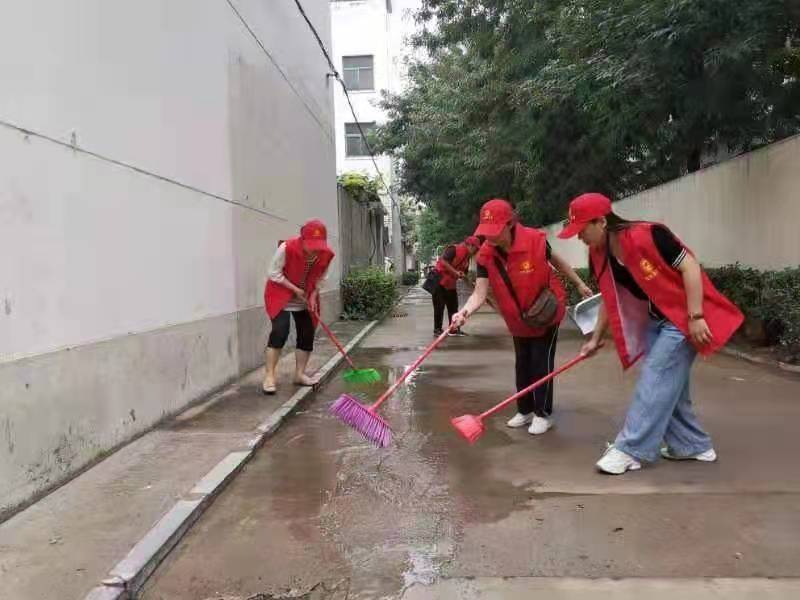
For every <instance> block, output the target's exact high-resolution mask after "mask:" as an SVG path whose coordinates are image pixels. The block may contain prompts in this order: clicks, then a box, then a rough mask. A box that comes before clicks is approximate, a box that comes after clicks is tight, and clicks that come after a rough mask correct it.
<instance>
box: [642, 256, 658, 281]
mask: <svg viewBox="0 0 800 600" xmlns="http://www.w3.org/2000/svg"><path fill="white" fill-rule="evenodd" d="M639 268H640V269H641V270H642V274H643V275H644V278H645V281H651V280H652V279H655V278H656V277H658V269H657V268H656V267H655V266H653V263H651V262H650V261H649V260H647V259H646V258H643V259H642V260H640V261H639Z"/></svg>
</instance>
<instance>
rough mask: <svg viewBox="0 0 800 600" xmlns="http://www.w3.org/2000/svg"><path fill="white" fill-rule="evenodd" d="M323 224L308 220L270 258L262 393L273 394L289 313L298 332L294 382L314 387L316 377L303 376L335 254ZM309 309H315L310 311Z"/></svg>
mask: <svg viewBox="0 0 800 600" xmlns="http://www.w3.org/2000/svg"><path fill="white" fill-rule="evenodd" d="M327 237H328V233H327V230H326V228H325V224H324V223H323V222H322V221H319V220H316V219H314V220H311V221H309V222H308V223H306V224H305V225H303V227H302V228H301V229H300V235H299V236H298V237H295V238H292V239H290V240H288V241H286V242H284V243H282V244H281V245H280V246H278V251H277V252H276V253H275V256H274V257H273V259H272V266H271V267H270V275H269V279H268V280H267V285H266V288H265V289H264V305H265V306H266V309H267V315H268V316H269V318H270V320H271V321H272V331H271V332H270V335H269V342H268V344H267V351H266V357H265V361H264V362H265V364H266V372H265V374H264V383H263V386H262V389H263V391H264V393H265V394H274V393H275V391H276V387H275V386H276V373H275V370H276V368H277V366H278V360H279V359H280V356H281V350H282V349H283V346H284V345H285V344H286V340H287V338H288V337H289V314H290V313H291V315H292V317H294V324H295V328H296V329H297V351H296V352H295V360H296V363H295V373H294V382H295V383H296V384H298V385H314V384H315V383H316V381H317V380H316V378H314V377H312V376H310V375H309V374H308V373H306V366H307V365H308V359H309V357H310V356H311V352H312V351H313V350H314V330H315V329H316V327H317V318H316V316H315V314H314V313H317V312H318V310H319V308H318V307H319V291H318V286H319V283H320V281H322V280H323V279H324V278H325V275H326V273H327V271H328V266H329V265H330V264H331V261H332V260H333V257H334V253H333V251H332V250H331V249H330V248H329V247H328V243H327ZM309 306H311V307H312V308H313V309H314V310H313V311H309Z"/></svg>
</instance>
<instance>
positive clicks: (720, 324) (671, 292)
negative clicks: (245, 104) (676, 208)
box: [590, 223, 744, 369]
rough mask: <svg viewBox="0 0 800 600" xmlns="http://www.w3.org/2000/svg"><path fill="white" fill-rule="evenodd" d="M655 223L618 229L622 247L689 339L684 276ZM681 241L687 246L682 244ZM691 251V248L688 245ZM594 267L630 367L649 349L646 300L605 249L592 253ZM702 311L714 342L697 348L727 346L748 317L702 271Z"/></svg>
mask: <svg viewBox="0 0 800 600" xmlns="http://www.w3.org/2000/svg"><path fill="white" fill-rule="evenodd" d="M653 226H654V223H637V224H635V225H632V226H630V227H627V228H625V229H622V230H621V231H619V233H617V236H618V239H619V242H620V247H621V249H622V262H623V264H624V265H625V267H626V268H627V269H628V270H629V271H630V273H631V275H632V276H633V279H634V281H636V283H637V284H638V285H639V287H640V288H642V291H643V292H644V293H645V294H647V297H648V298H650V300H651V301H652V302H653V304H655V306H656V308H658V310H660V311H661V313H662V314H663V315H664V316H665V317H666V318H667V319H669V320H670V321H671V322H672V324H673V325H675V327H677V328H678V329H679V330H680V331H681V332H682V333H683V334H684V335H685V336H686V337H687V338H689V310H688V308H687V307H686V290H685V289H684V285H683V275H682V274H681V273H680V272H679V271H678V270H676V269H675V268H673V267H672V266H671V265H669V264H668V263H667V262H666V261H665V260H664V258H663V257H662V256H661V252H659V251H658V248H657V247H656V245H655V243H654V242H653V234H652V228H653ZM681 245H683V246H684V248H686V246H685V245H684V244H683V242H681ZM687 252H689V250H688V248H687ZM590 255H591V260H592V267H593V270H594V272H595V274H599V281H598V283H599V285H600V292H601V293H602V294H603V304H604V305H605V307H606V311H607V312H608V320H609V325H610V326H611V333H612V334H613V336H614V342H615V344H616V346H617V353H618V354H619V358H620V360H621V361H622V366H623V367H624V368H625V369H627V368H628V367H630V366H631V365H633V364H634V363H635V362H636V361H637V360H638V359H639V358H640V357H641V356H642V355H643V354H644V352H645V350H646V348H645V343H646V331H647V327H648V326H649V323H650V316H649V306H648V303H647V301H646V300H641V299H639V298H636V297H635V296H634V295H633V294H631V293H630V292H629V291H628V290H627V289H626V288H625V287H624V286H621V285H616V284H615V282H614V274H613V272H612V270H611V267H610V265H608V264H606V261H607V260H609V259H608V255H607V249H606V248H595V249H593V250H592V251H591V253H590ZM703 314H704V316H705V320H706V323H708V327H709V329H711V334H712V336H713V341H712V342H711V343H710V344H707V345H705V346H703V347H699V348H697V351H698V352H699V353H700V354H703V355H709V354H713V353H714V352H716V351H717V350H719V349H720V348H722V347H723V346H724V345H725V344H726V343H727V342H728V340H729V339H730V338H731V336H732V335H733V334H734V333H735V332H736V330H737V329H738V328H739V326H740V325H741V324H742V321H743V320H744V317H743V316H742V313H741V311H740V310H739V309H738V308H736V306H735V305H734V304H733V303H732V302H731V301H730V300H728V299H727V298H726V297H725V296H723V295H722V294H721V293H720V292H719V291H717V289H716V288H715V287H714V284H713V283H711V280H710V279H709V278H708V276H707V275H706V274H705V272H704V273H703Z"/></svg>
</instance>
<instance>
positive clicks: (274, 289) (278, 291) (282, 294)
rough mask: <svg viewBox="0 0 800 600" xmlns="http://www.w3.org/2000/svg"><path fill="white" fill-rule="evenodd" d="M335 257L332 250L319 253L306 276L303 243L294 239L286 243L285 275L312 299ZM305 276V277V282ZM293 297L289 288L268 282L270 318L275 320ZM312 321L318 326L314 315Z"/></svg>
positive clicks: (267, 302)
mask: <svg viewBox="0 0 800 600" xmlns="http://www.w3.org/2000/svg"><path fill="white" fill-rule="evenodd" d="M333 256H334V254H333V252H332V251H330V250H320V251H318V253H317V260H316V262H315V263H314V264H313V266H312V267H311V269H309V271H308V274H307V275H306V257H305V252H304V250H303V242H302V240H301V239H300V238H299V237H295V238H292V239H290V240H287V242H286V264H285V265H284V267H283V274H284V275H285V276H286V279H288V280H289V281H291V282H292V283H293V284H294V285H296V286H297V287H300V288H303V289H304V290H305V292H306V298H312V297H313V296H314V293H315V292H316V291H317V283H318V282H319V278H320V277H322V274H323V273H325V270H326V269H327V268H328V265H329V264H330V263H331V261H332V260H333ZM303 276H305V281H303ZM293 296H294V293H293V292H292V291H291V290H290V289H289V288H287V287H285V286H282V285H281V284H279V283H275V282H274V281H272V280H271V279H270V280H267V285H266V287H265V288H264V306H265V307H266V309H267V315H268V316H269V318H270V319H274V318H275V317H277V316H278V314H279V313H280V312H281V311H282V310H283V309H284V308H286V305H287V304H288V303H289V300H291V299H292V297H293ZM312 320H313V321H314V325H315V326H316V319H315V318H314V317H313V315H312Z"/></svg>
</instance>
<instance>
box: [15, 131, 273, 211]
mask: <svg viewBox="0 0 800 600" xmlns="http://www.w3.org/2000/svg"><path fill="white" fill-rule="evenodd" d="M0 126H2V127H7V128H8V129H12V130H14V131H17V132H19V133H21V134H22V135H25V136H29V137H34V138H39V139H42V140H45V141H48V142H50V143H52V144H57V145H59V146H62V147H64V148H68V149H70V150H72V151H73V152H79V153H81V154H85V155H87V156H91V157H93V158H96V159H98V160H101V161H104V162H107V163H111V164H112V165H116V166H118V167H122V168H125V169H130V170H131V171H134V172H136V173H139V174H140V175H146V176H147V177H152V178H154V179H158V180H159V181H163V182H165V183H169V184H172V185H176V186H178V187H181V188H184V189H187V190H191V191H192V192H196V193H198V194H202V195H203V196H208V197H210V198H214V199H216V200H221V201H222V202H226V203H228V204H233V205H235V206H238V207H240V208H244V209H246V210H250V211H253V212H256V213H259V214H261V215H264V216H266V217H269V218H271V219H276V220H278V221H283V222H288V219H286V218H284V217H281V216H280V215H276V214H275V213H271V212H269V211H266V210H262V209H260V208H256V207H255V206H250V205H248V204H245V203H243V202H238V201H237V200H234V199H233V198H226V197H225V196H222V195H220V194H215V193H214V192H209V191H207V190H203V189H201V188H199V187H196V186H193V185H191V184H188V183H184V182H182V181H178V180H177V179H173V178H171V177H167V176H165V175H161V174H159V173H155V172H153V171H148V170H147V169H143V168H142V167H137V166H136V165H134V164H131V163H128V162H125V161H122V160H119V159H116V158H111V157H110V156H105V155H103V154H100V153H99V152H94V151H92V150H87V149H86V148H82V147H81V146H78V145H77V144H76V143H69V142H65V141H63V140H59V139H57V138H54V137H51V136H49V135H47V134H44V133H41V132H38V131H34V130H33V129H29V128H27V127H21V126H20V125H16V124H15V123H11V122H10V121H6V120H4V119H0Z"/></svg>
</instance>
